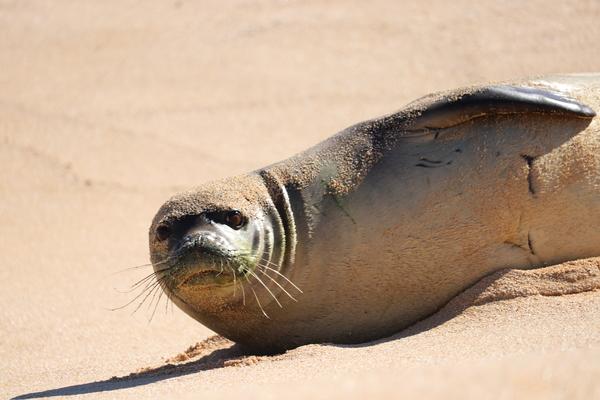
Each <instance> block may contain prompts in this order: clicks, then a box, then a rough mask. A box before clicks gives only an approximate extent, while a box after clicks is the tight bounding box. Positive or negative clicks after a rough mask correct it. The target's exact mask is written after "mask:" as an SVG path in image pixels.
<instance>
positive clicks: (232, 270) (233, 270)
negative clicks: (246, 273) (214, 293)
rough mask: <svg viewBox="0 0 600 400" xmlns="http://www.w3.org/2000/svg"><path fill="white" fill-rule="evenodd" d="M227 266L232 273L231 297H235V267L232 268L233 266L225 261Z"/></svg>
mask: <svg viewBox="0 0 600 400" xmlns="http://www.w3.org/2000/svg"><path fill="white" fill-rule="evenodd" d="M226 263H227V266H228V267H229V269H230V270H231V272H232V273H233V297H234V298H235V294H236V290H237V285H236V281H235V269H233V267H232V266H231V265H230V264H229V261H226Z"/></svg>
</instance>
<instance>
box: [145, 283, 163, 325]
mask: <svg viewBox="0 0 600 400" xmlns="http://www.w3.org/2000/svg"><path fill="white" fill-rule="evenodd" d="M159 291H160V295H159V296H158V300H156V304H155V305H154V310H152V315H150V319H149V320H148V323H150V322H152V319H153V318H154V314H155V313H156V309H157V308H158V305H159V304H160V299H162V296H163V294H165V291H164V290H159ZM150 304H152V303H150Z"/></svg>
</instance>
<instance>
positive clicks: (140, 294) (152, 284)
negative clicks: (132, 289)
mask: <svg viewBox="0 0 600 400" xmlns="http://www.w3.org/2000/svg"><path fill="white" fill-rule="evenodd" d="M163 278H164V276H162V277H160V278H159V279H158V281H156V282H150V283H148V284H147V285H146V287H144V289H142V291H141V292H140V293H139V294H138V295H137V296H135V297H134V298H133V299H131V300H130V301H129V302H127V303H126V304H124V305H122V306H120V307H116V308H109V310H110V311H117V310H121V309H123V308H125V307H127V306H128V305H130V304H131V303H133V302H134V301H136V300H137V299H139V298H140V297H142V296H143V295H144V293H146V291H147V290H149V288H150V287H153V286H154V285H155V284H156V283H158V282H159V281H160V280H161V279H163ZM134 312H135V311H134Z"/></svg>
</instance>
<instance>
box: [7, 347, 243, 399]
mask: <svg viewBox="0 0 600 400" xmlns="http://www.w3.org/2000/svg"><path fill="white" fill-rule="evenodd" d="M250 355H255V354H254V353H250V352H248V351H246V350H245V349H244V348H242V347H241V346H239V345H237V344H233V345H231V346H230V347H228V348H225V349H217V350H214V351H212V352H211V353H209V354H207V355H205V356H203V357H201V358H199V359H197V360H193V361H189V362H186V363H182V364H175V365H174V364H166V365H162V366H160V367H156V368H151V369H147V370H144V371H142V372H135V373H132V374H129V375H127V376H124V377H112V378H110V379H106V380H103V381H95V382H89V383H82V384H79V385H72V386H65V387H61V388H57V389H50V390H44V391H41V392H32V393H26V394H22V395H19V396H17V397H13V400H16V399H36V398H42V397H58V396H73V395H81V394H90V393H98V392H110V391H113V390H120V389H128V388H132V387H136V386H142V385H148V384H150V383H154V382H159V381H163V380H167V379H172V378H177V377H180V376H184V375H190V374H194V373H197V372H200V371H208V370H211V369H218V368H223V367H225V366H227V363H228V362H231V361H235V360H239V359H240V358H242V357H245V356H250Z"/></svg>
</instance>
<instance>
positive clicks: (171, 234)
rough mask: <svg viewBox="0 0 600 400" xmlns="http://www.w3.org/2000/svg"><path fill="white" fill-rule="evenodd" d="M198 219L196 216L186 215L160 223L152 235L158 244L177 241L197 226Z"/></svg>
mask: <svg viewBox="0 0 600 400" xmlns="http://www.w3.org/2000/svg"><path fill="white" fill-rule="evenodd" d="M198 218H199V216H197V215H186V216H184V217H182V218H177V219H173V220H170V221H164V222H161V223H160V224H158V226H157V227H156V228H155V230H154V235H155V236H156V239H157V240H158V241H159V242H163V241H165V240H169V241H175V242H176V241H179V240H181V238H182V237H184V236H185V235H186V234H187V233H188V232H189V231H190V230H192V229H193V228H194V227H195V226H196V225H197V224H198V222H199V221H198Z"/></svg>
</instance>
